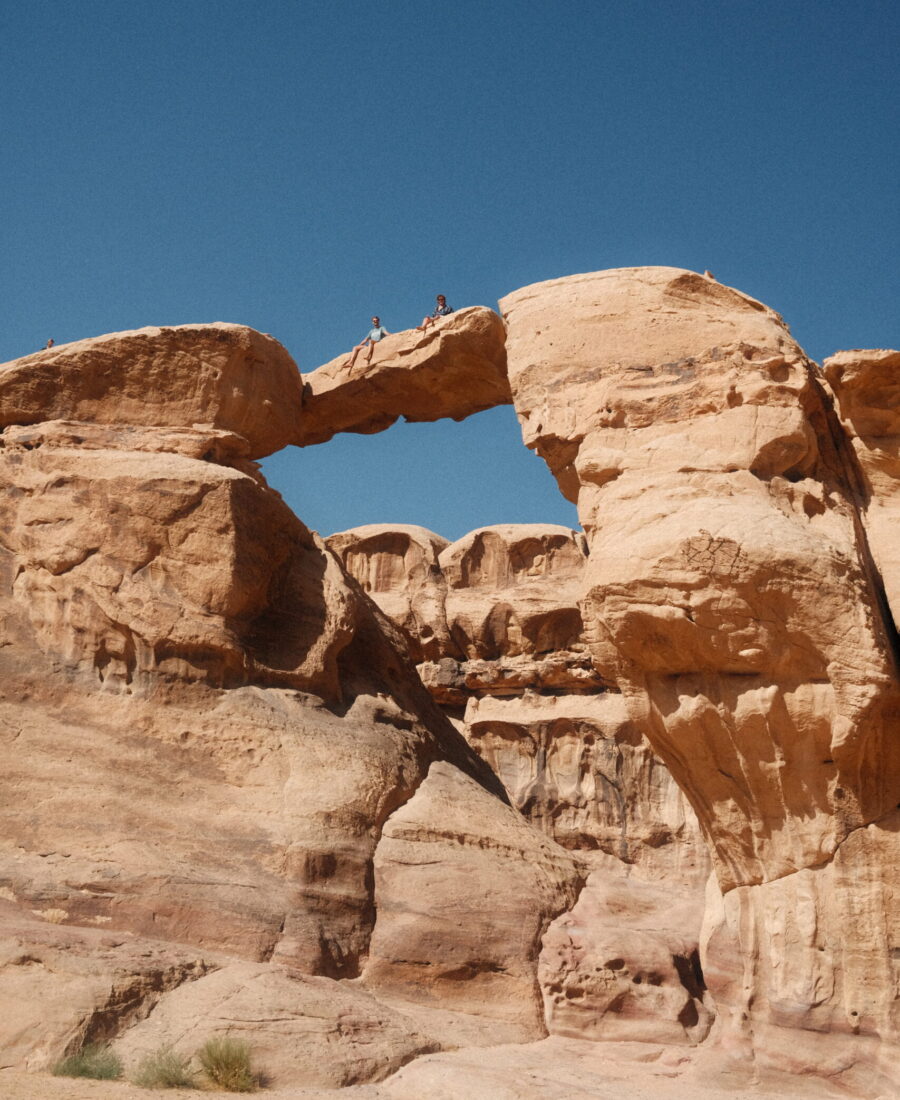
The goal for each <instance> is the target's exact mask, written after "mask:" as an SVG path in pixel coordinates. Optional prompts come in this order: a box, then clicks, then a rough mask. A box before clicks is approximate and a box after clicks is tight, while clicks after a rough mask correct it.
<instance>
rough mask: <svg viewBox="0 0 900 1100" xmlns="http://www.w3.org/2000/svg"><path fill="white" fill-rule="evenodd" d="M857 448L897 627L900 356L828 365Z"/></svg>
mask: <svg viewBox="0 0 900 1100" xmlns="http://www.w3.org/2000/svg"><path fill="white" fill-rule="evenodd" d="M822 368H823V370H824V372H825V377H826V378H827V379H828V382H829V384H830V386H831V389H832V390H833V392H834V395H835V397H836V398H837V410H838V414H839V416H840V419H841V424H842V426H843V429H844V432H845V433H846V437H847V439H848V440H849V443H850V446H851V447H852V455H853V458H855V463H854V462H853V461H852V460H851V463H850V465H851V474H852V475H855V477H854V481H855V486H854V487H855V489H856V492H857V494H858V500H859V504H860V508H861V512H862V516H863V520H864V523H865V527H866V534H867V536H868V542H869V546H870V548H871V551H872V557H873V558H874V560H875V565H876V566H877V568H878V571H879V573H880V574H881V578H882V581H883V583H884V588H885V593H886V596H887V601H888V605H889V607H890V612H891V616H892V618H893V622H894V626H896V625H897V624H898V623H900V539H898V537H897V531H898V529H900V527H898V524H900V497H898V493H897V488H898V485H897V483H898V481H900V351H885V350H877V351H841V352H838V354H837V355H833V356H832V357H831V358H830V359H826V360H825V362H824V363H823V364H822Z"/></svg>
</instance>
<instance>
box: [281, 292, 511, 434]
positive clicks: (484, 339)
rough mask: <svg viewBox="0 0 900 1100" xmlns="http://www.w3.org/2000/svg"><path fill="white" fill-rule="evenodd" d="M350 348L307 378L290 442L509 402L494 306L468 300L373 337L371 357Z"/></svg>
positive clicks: (502, 340) (372, 429)
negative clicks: (351, 355) (427, 321)
mask: <svg viewBox="0 0 900 1100" xmlns="http://www.w3.org/2000/svg"><path fill="white" fill-rule="evenodd" d="M347 360H348V356H347V355H341V356H339V357H338V358H337V359H332V360H331V362H330V363H325V364H324V365H323V366H321V367H319V368H318V369H317V370H314V371H313V372H312V373H311V374H308V375H307V376H306V378H305V385H304V399H303V417H302V420H301V421H300V423H299V424H298V426H297V430H296V431H295V432H294V434H293V436H292V437H291V442H292V443H295V444H297V446H299V447H304V446H307V445H309V444H310V443H324V442H326V440H329V439H331V437H332V436H333V435H335V433H337V432H360V433H362V434H363V435H370V434H372V433H373V432H380V431H383V430H384V429H385V428H389V427H390V426H391V424H393V423H394V421H396V420H398V419H399V418H400V417H401V416H402V417H405V418H406V420H409V421H420V420H426V421H427V420H440V419H442V418H443V417H451V418H452V419H453V420H463V419H464V418H465V417H467V416H471V414H472V413H476V412H480V411H481V410H482V409H491V408H493V407H494V406H495V405H508V404H509V403H510V400H511V398H510V393H509V384H508V382H507V380H506V346H505V332H504V328H503V322H502V321H501V320H500V318H499V317H498V316H497V314H496V313H494V311H493V310H492V309H485V307H484V306H471V307H470V308H468V309H461V310H458V311H457V312H456V313H451V314H450V315H449V316H448V317H444V318H443V319H442V320H440V321H439V322H438V323H437V324H436V325H434V326H433V327H431V328H428V329H426V331H425V332H418V331H416V330H415V329H411V330H409V331H406V332H400V333H395V334H394V335H392V336H388V337H385V339H383V340H381V341H380V342H379V343H378V344H376V345H375V350H374V352H373V355H372V361H371V362H370V363H367V362H366V360H365V353H363V354H361V355H360V357H359V358H358V359H357V360H356V362H355V363H354V365H353V367H352V368H350V369H347V368H345V367H344V363H346V362H347Z"/></svg>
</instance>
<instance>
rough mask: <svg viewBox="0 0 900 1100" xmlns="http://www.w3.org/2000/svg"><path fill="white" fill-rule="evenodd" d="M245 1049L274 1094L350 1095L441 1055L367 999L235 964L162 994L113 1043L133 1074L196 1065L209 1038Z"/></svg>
mask: <svg viewBox="0 0 900 1100" xmlns="http://www.w3.org/2000/svg"><path fill="white" fill-rule="evenodd" d="M223 1036H228V1037H229V1038H232V1039H239V1040H243V1041H244V1042H246V1043H247V1044H248V1045H249V1046H250V1048H251V1051H252V1059H253V1063H252V1064H253V1066H254V1067H255V1068H256V1069H257V1072H261V1073H262V1074H264V1076H265V1080H266V1083H267V1086H269V1087H274V1088H279V1087H284V1086H295V1087H307V1088H312V1087H320V1088H341V1089H342V1088H346V1087H348V1086H350V1085H357V1084H363V1083H365V1082H367V1081H380V1080H382V1079H383V1078H385V1077H387V1076H388V1075H389V1074H391V1073H393V1072H395V1071H396V1070H398V1069H399V1068H400V1066H402V1065H404V1063H406V1062H408V1061H410V1060H411V1059H412V1058H414V1057H416V1055H419V1054H427V1053H430V1052H431V1051H434V1050H437V1049H439V1047H438V1046H437V1044H435V1043H434V1042H433V1041H431V1040H429V1039H427V1038H426V1037H425V1036H423V1035H421V1034H420V1033H418V1032H417V1031H416V1030H415V1028H414V1026H413V1025H412V1023H411V1021H410V1020H409V1019H408V1018H406V1017H404V1016H401V1015H400V1014H399V1013H397V1012H395V1011H393V1010H392V1009H390V1008H388V1007H387V1006H385V1005H383V1004H379V1003H378V1001H376V1000H375V998H374V997H372V996H371V995H370V994H369V993H367V992H366V991H365V990H363V989H360V988H359V987H356V986H351V985H348V984H347V983H344V982H336V981H334V980H332V979H330V978H312V977H309V976H307V975H304V974H301V973H298V972H297V971H294V970H290V969H286V968H284V967H280V966H268V965H265V964H258V963H257V964H254V963H233V964H231V965H230V966H226V967H224V968H223V969H221V970H218V971H216V972H215V973H213V974H210V975H208V976H207V977H205V978H201V979H200V980H199V981H195V982H191V983H190V984H187V985H182V986H180V987H179V988H178V989H175V990H173V991H172V992H171V993H168V994H167V995H165V996H164V997H163V998H162V999H161V1001H160V1002H159V1004H158V1005H157V1006H156V1008H155V1010H154V1012H153V1014H152V1016H150V1018H149V1019H146V1020H144V1021H143V1022H142V1023H138V1024H137V1025H136V1026H134V1027H132V1028H131V1029H130V1030H128V1031H127V1032H126V1033H125V1034H124V1035H123V1036H122V1038H120V1039H119V1040H118V1042H116V1044H115V1050H116V1052H117V1053H118V1054H119V1055H120V1056H121V1058H122V1060H123V1062H124V1063H125V1066H126V1068H127V1069H133V1068H134V1067H135V1066H137V1065H139V1064H140V1061H141V1059H142V1058H145V1057H147V1056H148V1055H152V1054H155V1053H156V1052H157V1051H159V1050H160V1048H163V1047H165V1048H169V1049H172V1050H174V1051H175V1052H176V1053H179V1054H181V1055H182V1056H184V1057H187V1058H190V1057H191V1056H192V1055H193V1054H194V1053H195V1052H196V1051H197V1050H198V1049H199V1048H200V1047H202V1046H203V1044H204V1043H205V1042H206V1041H207V1040H209V1039H216V1038H221V1037H223Z"/></svg>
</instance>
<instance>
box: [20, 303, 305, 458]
mask: <svg viewBox="0 0 900 1100" xmlns="http://www.w3.org/2000/svg"><path fill="white" fill-rule="evenodd" d="M301 400H302V386H301V382H300V374H299V372H298V370H297V366H296V364H295V363H294V361H293V359H292V358H291V357H290V355H289V354H288V353H287V351H286V350H285V349H284V348H283V347H282V346H281V344H279V343H278V341H277V340H275V339H273V338H272V337H271V336H265V335H263V334H262V333H260V332H255V331H254V330H253V329H250V328H247V327H245V326H244V325H227V324H212V325H176V326H173V327H168V328H142V329H137V330H135V331H133V332H114V333H110V334H109V335H107V336H97V337H95V338H93V339H91V340H78V341H76V342H75V343H72V344H60V345H58V346H57V347H53V348H50V349H48V350H45V351H39V352H36V353H35V354H34V355H28V356H26V357H25V358H24V359H16V360H14V361H13V362H11V363H5V364H3V365H0V428H6V427H7V426H8V425H12V424H17V425H27V424H37V423H40V422H42V421H48V420H70V421H83V422H86V423H88V424H92V425H97V424H120V425H122V424H127V425H137V426H142V427H166V428H193V427H195V426H197V427H201V428H203V429H207V430H208V429H216V430H218V431H223V432H231V433H234V434H236V435H239V436H242V437H243V438H244V439H245V440H246V441H247V443H246V448H247V453H248V455H249V457H251V458H262V457H263V456H265V455H268V454H272V452H273V451H277V450H279V449H280V448H281V447H284V446H285V444H286V443H288V442H289V441H290V440H291V439H292V438H293V436H294V434H295V432H296V430H297V424H298V422H299V419H300V407H301Z"/></svg>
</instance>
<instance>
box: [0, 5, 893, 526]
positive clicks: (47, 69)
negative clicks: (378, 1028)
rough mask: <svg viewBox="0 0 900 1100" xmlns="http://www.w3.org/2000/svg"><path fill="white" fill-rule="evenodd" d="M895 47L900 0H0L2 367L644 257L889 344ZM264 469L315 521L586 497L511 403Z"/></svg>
mask: <svg viewBox="0 0 900 1100" xmlns="http://www.w3.org/2000/svg"><path fill="white" fill-rule="evenodd" d="M898 56H900V4H898V3H897V2H896V0H855V2H853V3H848V2H846V0H827V2H826V0H793V2H792V0H781V2H779V3H775V2H771V0H760V2H757V3H754V4H749V3H741V2H739V0H702V2H697V0H680V2H675V0H657V2H650V0H617V2H606V0H593V2H589V3H588V2H581V0H574V2H566V0H558V2H557V3H550V2H548V0H540V2H538V0H525V2H522V3H511V2H508V0H494V2H492V3H483V2H482V3H475V2H473V0H462V2H455V3H447V4H444V5H437V4H416V3H409V2H405V0H396V2H392V3H384V2H382V3H369V4H362V3H357V2H355V0H352V2H341V0H332V2H331V3H312V2H303V0H258V2H257V3H250V2H249V0H179V2H174V0H140V2H139V3H138V2H134V0H84V2H82V3H66V2H65V0H6V2H5V3H4V4H3V5H2V7H0V94H2V102H0V108H2V119H3V130H2V143H0V186H2V191H0V194H2V202H3V217H2V220H0V241H2V247H3V277H2V283H3V285H2V297H3V314H4V322H5V323H4V324H3V326H2V333H0V361H3V360H7V359H11V358H14V357H16V356H18V355H23V354H27V353H28V352H30V351H32V350H34V349H36V348H37V347H39V346H41V345H42V344H43V343H44V342H45V341H46V339H47V338H48V337H49V336H53V337H54V338H55V339H56V341H57V342H64V341H68V340H74V339H79V338H82V337H86V336H93V335H97V334H99V333H102V332H110V331H115V330H119V329H127V328H135V327H139V326H141V325H145V324H181V323H186V322H192V321H215V320H221V321H236V322H243V323H246V324H249V325H252V326H254V327H255V328H258V329H261V330H263V331H266V332H271V333H273V334H274V335H275V336H276V337H277V338H278V339H279V340H281V341H282V342H283V343H284V344H285V345H286V346H287V347H288V348H289V349H290V351H291V352H292V353H293V355H294V357H295V358H296V359H297V361H298V363H299V365H300V367H301V369H302V370H309V369H312V368H314V367H315V366H317V365H318V364H319V363H321V362H323V361H324V360H327V359H329V358H331V357H332V356H333V355H336V354H338V353H339V352H341V351H343V350H344V349H346V348H348V347H349V346H350V345H351V344H352V343H353V342H355V341H356V340H357V339H358V338H359V337H360V336H361V335H362V334H363V333H364V332H365V330H366V328H367V327H368V325H367V322H368V318H369V317H370V316H371V314H372V313H373V312H377V313H379V314H380V315H381V317H382V318H383V320H384V322H385V324H386V325H387V327H388V328H390V329H392V330H394V329H399V328H404V327H408V326H409V325H411V324H413V323H416V322H417V321H418V319H419V318H420V317H421V316H422V314H423V312H424V310H425V308H426V307H427V306H429V305H430V303H431V301H432V299H433V296H434V294H435V293H436V292H438V291H443V292H444V293H446V294H447V296H448V298H449V300H450V302H451V303H452V304H453V305H456V306H462V305H466V304H471V303H479V302H480V303H485V304H487V305H495V304H496V301H497V299H498V298H499V297H501V296H502V295H503V294H505V293H507V292H509V291H511V290H514V289H515V288H517V287H519V286H523V285H525V284H527V283H531V282H535V281H537V280H541V279H547V278H553V277H556V276H560V275H566V274H572V273H575V272H580V271H592V270H597V269H600V268H608V267H621V266H631V265H635V264H673V265H676V266H681V267H688V268H693V269H696V270H701V271H702V270H703V269H704V268H707V267H708V268H710V269H712V271H714V272H715V274H716V276H717V277H718V278H719V279H720V280H721V281H723V282H727V283H730V284H732V285H734V286H737V287H739V288H741V289H742V290H745V291H747V292H748V293H750V294H752V295H754V296H756V297H758V298H761V299H762V300H763V301H765V302H767V303H768V304H770V305H772V306H774V307H775V308H776V309H778V310H779V311H780V312H781V313H783V314H784V316H785V318H786V319H787V320H788V321H789V323H790V324H791V326H792V328H793V331H794V334H795V335H796V337H797V338H798V339H799V340H800V342H801V343H802V344H803V345H804V346H805V347H806V349H807V351H809V353H810V354H811V355H813V357H815V358H817V359H821V358H822V357H823V356H825V355H828V354H830V353H831V352H833V351H834V350H836V349H838V348H845V347H867V346H868V347H872V346H894V347H896V346H898V344H900V331H898V298H900V295H898V288H900V279H898V257H900V186H898V179H900V155H898V140H900V139H898V134H900V108H898V101H900V97H898V81H897V69H898V62H897V59H898ZM265 469H266V472H267V475H268V476H269V478H270V480H271V481H272V483H273V484H274V485H275V486H276V487H277V488H278V489H279V490H281V491H282V492H283V493H284V495H285V497H286V498H287V499H288V501H289V503H290V504H291V505H292V507H294V509H295V510H296V511H297V512H298V514H299V515H300V516H301V517H302V518H303V519H304V520H306V522H308V523H309V524H310V525H311V526H313V527H315V528H317V529H318V530H320V531H322V532H323V533H328V532H330V531H332V530H337V529H341V528H343V527H348V526H353V525H355V524H358V523H366V522H375V521H382V520H383V521H386V522H412V523H422V524H424V525H425V526H429V527H432V528H433V529H434V530H437V531H439V532H441V533H442V534H445V535H448V536H449V537H457V536H459V535H461V534H462V533H463V532H465V531H466V530H468V529H470V528H472V527H475V526H479V525H481V524H484V523H491V522H514V521H535V520H548V521H552V522H562V523H570V524H571V523H574V522H575V517H574V510H573V509H572V508H571V507H570V506H569V505H567V504H566V503H565V502H564V501H563V500H562V498H561V497H560V496H559V495H558V493H557V490H556V488H555V485H554V484H553V482H552V480H551V479H550V477H549V475H548V474H547V473H546V471H545V469H544V468H543V464H542V463H541V462H540V461H539V460H538V459H536V458H535V457H534V456H532V455H531V454H529V453H527V452H525V450H524V448H522V446H521V443H520V439H519V436H518V429H517V425H516V422H515V418H514V416H513V415H512V413H511V411H510V410H509V409H506V410H495V411H493V412H490V413H484V414H481V416H479V417H475V418H473V419H471V420H470V421H467V422H466V423H465V424H462V425H455V424H453V423H452V422H449V421H446V422H441V423H439V424H436V425H428V426H421V425H399V426H396V427H394V428H393V429H391V430H390V431H389V432H387V433H385V434H383V435H381V436H373V437H368V438H367V437H349V436H348V437H340V438H339V439H337V440H335V441H333V442H332V443H329V444H326V445H324V446H322V447H318V448H309V449H307V450H304V451H298V450H294V449H291V450H289V451H288V452H283V453H282V454H280V455H278V456H275V457H274V458H273V459H270V460H268V461H267V463H266V466H265Z"/></svg>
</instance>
